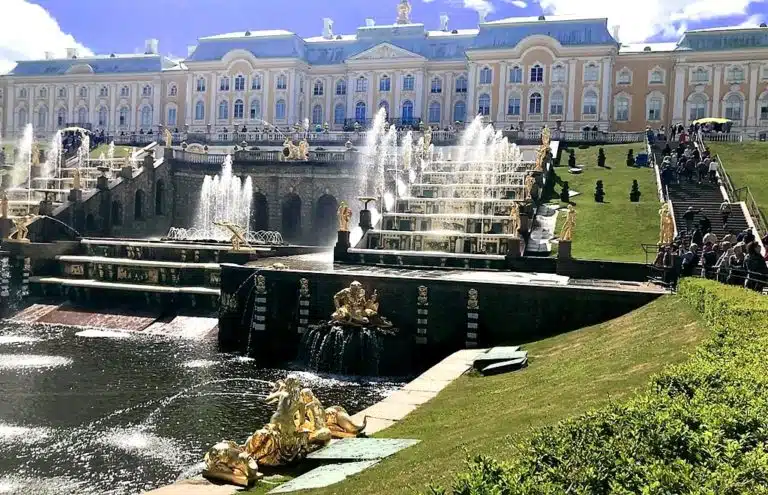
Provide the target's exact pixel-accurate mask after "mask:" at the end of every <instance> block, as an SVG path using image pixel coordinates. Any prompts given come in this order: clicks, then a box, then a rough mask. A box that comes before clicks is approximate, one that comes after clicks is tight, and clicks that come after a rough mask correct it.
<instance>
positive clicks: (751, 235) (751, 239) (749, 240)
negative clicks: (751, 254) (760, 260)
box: [742, 227, 755, 245]
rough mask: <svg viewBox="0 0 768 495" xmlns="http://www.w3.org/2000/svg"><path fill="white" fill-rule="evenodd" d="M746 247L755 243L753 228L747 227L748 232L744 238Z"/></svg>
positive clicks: (746, 231)
mask: <svg viewBox="0 0 768 495" xmlns="http://www.w3.org/2000/svg"><path fill="white" fill-rule="evenodd" d="M742 240H743V241H744V244H745V245H749V244H750V243H753V242H755V234H754V232H752V227H747V230H745V231H744V237H743V238H742Z"/></svg>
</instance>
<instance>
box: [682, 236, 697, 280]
mask: <svg viewBox="0 0 768 495" xmlns="http://www.w3.org/2000/svg"><path fill="white" fill-rule="evenodd" d="M682 261H683V264H682V269H681V270H680V275H682V276H683V277H690V276H691V275H693V269H694V268H696V267H697V266H698V265H699V246H698V245H697V244H696V243H695V242H694V243H691V245H690V247H689V248H688V251H686V252H685V254H684V255H683V257H682Z"/></svg>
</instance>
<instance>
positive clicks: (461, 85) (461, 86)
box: [456, 76, 467, 122]
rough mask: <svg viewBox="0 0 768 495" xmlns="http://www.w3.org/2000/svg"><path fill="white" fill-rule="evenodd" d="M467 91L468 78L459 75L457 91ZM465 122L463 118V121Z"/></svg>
mask: <svg viewBox="0 0 768 495" xmlns="http://www.w3.org/2000/svg"><path fill="white" fill-rule="evenodd" d="M466 92H467V78H466V77H464V76H459V77H458V78H457V79H456V93H462V94H463V93H466ZM461 122H463V120H462V121H461Z"/></svg>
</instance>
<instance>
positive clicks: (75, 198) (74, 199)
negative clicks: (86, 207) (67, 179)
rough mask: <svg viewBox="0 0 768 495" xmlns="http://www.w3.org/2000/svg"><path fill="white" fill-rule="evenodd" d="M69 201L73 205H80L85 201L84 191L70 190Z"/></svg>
mask: <svg viewBox="0 0 768 495" xmlns="http://www.w3.org/2000/svg"><path fill="white" fill-rule="evenodd" d="M67 200H69V201H70V202H71V203H79V202H81V201H82V200H83V191H82V190H81V189H70V190H69V196H67Z"/></svg>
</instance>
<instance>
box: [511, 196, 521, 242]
mask: <svg viewBox="0 0 768 495" xmlns="http://www.w3.org/2000/svg"><path fill="white" fill-rule="evenodd" d="M519 230H520V206H519V205H518V204H517V203H512V206H511V207H510V209H509V231H508V233H509V234H512V235H513V236H515V237H518V236H519Z"/></svg>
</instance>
